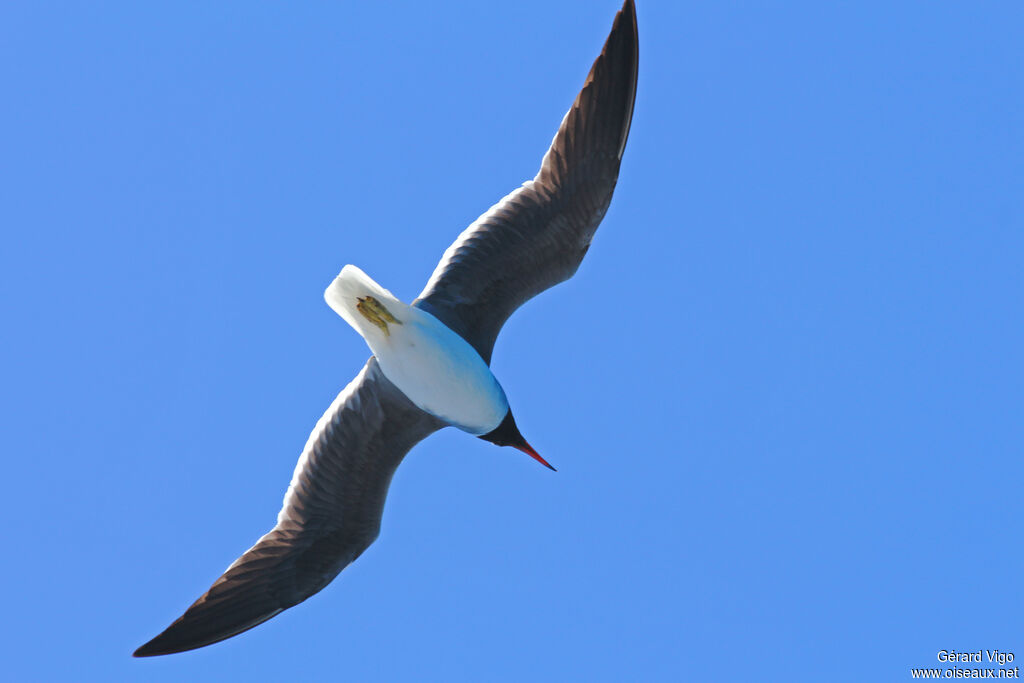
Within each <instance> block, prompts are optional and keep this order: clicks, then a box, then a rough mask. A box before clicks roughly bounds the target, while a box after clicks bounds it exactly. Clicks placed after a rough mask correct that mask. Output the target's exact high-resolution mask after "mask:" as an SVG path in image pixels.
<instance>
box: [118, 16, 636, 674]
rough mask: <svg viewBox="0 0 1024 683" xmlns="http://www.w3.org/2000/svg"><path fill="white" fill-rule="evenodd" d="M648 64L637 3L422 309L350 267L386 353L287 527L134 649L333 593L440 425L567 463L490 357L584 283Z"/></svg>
mask: <svg viewBox="0 0 1024 683" xmlns="http://www.w3.org/2000/svg"><path fill="white" fill-rule="evenodd" d="M637 59H638V56H637V30H636V9H635V7H634V4H633V0H625V2H624V4H623V6H622V9H621V10H620V11H619V12H618V13H617V14H616V15H615V21H614V23H613V25H612V29H611V33H610V34H609V35H608V39H607V40H606V42H605V44H604V48H603V49H602V50H601V54H600V55H599V56H598V57H597V59H596V60H595V61H594V64H593V66H592V67H591V69H590V73H589V74H588V76H587V79H586V81H585V82H584V84H583V89H582V90H581V91H580V93H579V95H577V97H576V100H575V101H574V102H573V105H572V107H571V108H570V109H569V112H568V113H567V114H566V115H565V118H564V119H563V120H562V123H561V125H560V126H559V128H558V132H557V133H556V134H555V137H554V140H552V143H551V147H550V149H548V151H547V154H545V155H544V159H543V161H542V162H541V166H540V171H539V172H538V173H537V175H536V177H534V178H533V180H529V181H527V182H525V183H524V184H523V185H522V186H520V187H519V188H518V189H516V190H515V191H513V192H512V193H511V194H509V195H507V196H505V197H504V198H503V199H502V200H501V201H499V202H498V203H497V204H495V205H494V206H493V207H491V208H490V209H489V210H488V211H487V212H486V213H484V214H483V215H482V216H480V218H478V219H477V220H476V221H475V222H474V223H472V224H471V225H470V226H469V227H468V228H466V230H465V231H463V233H462V234H461V235H459V237H458V239H456V240H455V242H454V243H453V244H452V245H451V246H450V247H449V248H448V250H447V251H445V253H444V256H442V258H441V261H440V262H439V263H438V265H437V268H436V269H435V270H434V273H433V275H431V277H430V280H429V281H428V282H427V285H426V287H425V288H424V289H423V291H422V292H421V293H420V295H419V297H418V298H417V299H416V300H415V301H413V302H412V303H411V304H406V303H403V302H402V301H400V300H399V299H398V298H396V297H395V296H394V295H393V294H391V292H389V291H388V290H386V289H384V288H383V287H381V286H380V285H379V284H377V283H376V282H374V281H373V280H372V279H371V278H370V277H369V276H368V275H367V274H366V273H364V272H363V271H362V270H360V269H359V268H356V267H355V266H352V265H347V266H345V267H344V268H343V269H342V270H341V273H340V274H339V275H338V276H337V277H336V278H335V279H334V280H333V281H332V282H331V284H330V285H329V286H328V287H327V290H326V292H325V293H324V298H325V299H326V301H327V304H328V305H329V306H330V307H331V308H332V309H333V310H334V311H335V312H336V313H338V314H339V315H340V316H341V317H342V318H344V319H345V321H346V322H348V323H349V325H351V326H352V327H353V328H355V330H356V332H358V333H359V334H360V335H361V336H362V337H363V339H364V340H365V341H366V343H367V345H368V346H369V347H370V350H371V351H372V352H373V355H372V356H371V357H370V359H369V360H368V361H367V363H366V365H365V366H364V367H363V369H362V370H361V371H360V372H359V374H358V375H357V376H356V377H355V379H353V380H352V381H351V382H350V383H349V385H348V386H347V387H345V388H344V389H343V390H342V391H341V393H340V394H339V395H338V397H337V398H336V399H335V400H334V402H333V403H331V406H330V407H329V408H328V409H327V412H325V413H324V415H323V417H321V418H320V420H319V421H318V422H317V423H316V427H315V428H314V429H313V433H312V434H310V436H309V440H308V441H307V442H306V446H305V448H304V449H303V450H302V455H301V456H300V457H299V462H298V464H297V465H296V466H295V472H294V474H293V475H292V480H291V484H290V485H289V487H288V491H287V493H286V494H285V498H284V506H283V507H282V509H281V511H280V512H279V513H278V515H277V523H276V524H275V525H274V528H273V529H271V530H270V531H269V532H268V533H267V534H265V535H264V536H263V537H262V538H260V539H259V541H257V542H256V545H254V546H253V547H251V548H250V549H249V550H247V551H246V552H245V553H244V554H243V555H242V556H241V557H239V558H238V559H237V560H235V561H234V562H233V563H232V564H231V566H229V567H228V568H227V570H226V571H225V572H224V574H223V575H222V576H221V577H220V578H219V579H217V580H216V581H215V582H214V583H213V585H212V586H211V587H210V589H209V590H208V591H206V593H204V594H203V595H202V596H201V597H200V598H199V599H198V600H196V601H195V603H193V604H192V606H191V607H189V608H188V609H187V610H186V611H185V613H184V614H183V615H182V616H181V617H179V618H178V619H177V620H176V621H175V622H174V623H172V624H171V625H170V626H168V627H167V629H165V630H164V631H163V632H162V633H160V634H159V635H158V636H156V637H155V638H153V639H152V640H150V641H149V642H148V643H146V644H145V645H143V646H142V647H140V648H139V649H137V650H136V651H135V653H134V655H135V656H136V657H150V656H154V655H166V654H172V653H176V652H184V651H186V650H193V649H196V648H200V647H204V646H206V645H211V644H213V643H216V642H219V641H221V640H224V639H226V638H230V637H232V636H236V635H238V634H239V633H242V632H243V631H246V630H248V629H250V628H253V627H254V626H257V625H259V624H261V623H263V622H264V621H266V620H268V619H270V618H271V617H273V616H275V615H277V614H280V613H281V612H282V611H284V610H286V609H288V608H289V607H293V606H294V605H297V604H298V603H300V602H302V601H303V600H305V599H306V598H308V597H310V596H311V595H314V594H315V593H317V592H319V591H320V590H321V589H323V588H324V586H326V585H327V584H328V583H330V582H331V581H332V580H333V579H334V577H335V576H337V575H338V574H339V573H340V572H341V570H342V569H344V568H345V567H347V566H348V565H349V564H351V563H352V562H354V561H355V560H356V558H358V557H359V556H360V555H361V554H362V553H363V551H364V550H366V549H367V548H368V547H369V546H370V544H371V543H373V541H374V540H375V539H376V538H377V535H378V533H379V531H380V522H381V516H382V513H383V510H384V499H385V497H386V496H387V492H388V487H389V485H390V483H391V477H392V475H394V473H395V469H396V468H397V467H398V465H399V464H400V463H401V462H402V459H403V458H404V457H405V454H406V453H408V452H409V450H410V449H411V448H412V447H413V446H415V445H416V444H417V443H418V442H420V441H421V440H423V439H424V438H426V437H427V436H429V435H430V434H432V433H434V432H436V431H437V430H439V429H441V428H442V427H446V426H449V425H451V426H455V427H458V428H459V429H461V430H463V431H466V432H469V433H470V434H472V435H474V436H476V437H479V438H481V439H484V440H486V441H490V442H491V443H494V444H496V445H498V446H511V447H513V448H517V449H519V450H521V451H523V452H525V453H527V454H528V455H530V456H531V457H533V458H534V459H536V460H537V461H539V462H540V463H541V464H543V465H545V466H547V467H549V468H551V469H554V468H553V467H551V465H549V464H548V463H547V461H546V460H544V458H542V457H541V456H540V455H539V454H538V453H537V451H535V450H534V449H533V447H532V446H530V444H529V443H527V442H526V439H524V438H523V435H522V434H521V433H520V432H519V428H518V427H517V426H516V421H515V418H514V417H513V416H512V410H511V408H510V407H509V403H508V399H507V398H506V396H505V392H504V391H503V390H502V388H501V384H499V383H498V380H497V379H496V378H495V377H494V375H493V374H492V373H491V370H490V361H491V351H492V350H493V348H494V342H495V339H496V338H497V336H498V332H499V331H500V330H501V327H502V325H503V324H504V323H505V321H506V320H507V319H508V317H509V316H510V315H511V314H512V312H513V311H515V310H516V309H517V308H519V306H520V305H522V304H523V303H524V302H526V301H527V300H529V299H531V298H532V297H534V296H535V295H537V294H539V293H540V292H542V291H544V290H546V289H548V288H549V287H551V286H553V285H556V284H558V283H559V282H563V281H565V280H567V279H569V278H570V277H572V275H573V274H574V273H575V272H576V269H577V268H578V267H579V265H580V263H581V261H582V260H583V256H584V254H586V253H587V249H589V248H590V242H591V240H592V239H593V237H594V232H595V231H596V230H597V226H598V225H599V224H600V222H601V219H602V218H604V214H605V211H607V209H608V205H609V204H610V202H611V198H612V192H613V190H614V189H615V184H616V181H617V180H618V175H619V165H620V163H621V161H622V153H623V150H624V149H625V146H626V138H627V137H628V135H629V127H630V122H631V120H632V117H633V101H634V99H635V97H636V80H637Z"/></svg>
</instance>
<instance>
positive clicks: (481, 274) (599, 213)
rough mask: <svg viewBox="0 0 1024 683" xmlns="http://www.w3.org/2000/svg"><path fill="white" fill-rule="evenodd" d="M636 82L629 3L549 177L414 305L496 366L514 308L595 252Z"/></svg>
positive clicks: (452, 257) (442, 268) (477, 226)
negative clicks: (497, 343)
mask: <svg viewBox="0 0 1024 683" xmlns="http://www.w3.org/2000/svg"><path fill="white" fill-rule="evenodd" d="M636 76H637V33H636V10H635V8H634V6H633V0H626V2H625V4H623V6H622V10H621V11H619V13H618V14H617V15H616V16H615V23H614V24H613V25H612V30H611V33H610V34H609V36H608V40H607V41H606V42H605V44H604V49H603V50H602V51H601V54H600V55H599V56H598V58H597V60H596V61H595V62H594V65H593V66H592V67H591V69H590V74H589V75H588V76H587V80H586V82H585V83H584V85H583V90H582V91H580V94H579V95H578V96H577V97H576V101H575V102H574V103H573V105H572V108H571V109H570V110H569V113H568V114H566V115H565V118H564V119H563V120H562V125H561V126H560V127H559V129H558V133H557V134H556V135H555V138H554V140H553V141H552V143H551V148H550V149H549V150H548V152H547V154H546V155H545V156H544V160H543V161H542V162H541V166H540V172H538V173H537V176H536V177H535V178H534V179H533V180H531V181H528V182H526V183H524V184H523V186H522V187H520V188H519V189H517V190H516V191H515V192H513V193H512V194H509V195H508V196H506V197H505V198H504V199H502V200H501V201H500V202H498V203H497V204H495V205H494V206H493V207H491V209H490V210H489V211H487V213H485V214H484V215H483V216H481V217H480V218H478V219H477V220H476V222H474V223H473V224H472V225H470V226H469V227H468V228H466V230H465V231H464V232H463V233H462V234H461V235H459V238H458V239H457V240H456V241H455V243H454V244H452V246H450V247H449V248H448V250H447V251H446V252H445V254H444V256H443V257H442V258H441V262H440V263H438V265H437V268H436V269H435V270H434V274H433V275H432V276H431V278H430V281H429V282H428V283H427V286H426V288H425V289H424V290H423V291H422V292H421V293H420V298H419V299H417V300H416V301H415V302H414V305H417V306H419V307H420V308H422V309H423V310H425V311H428V312H430V313H432V314H433V315H434V316H435V317H437V318H438V319H439V320H441V321H442V322H443V323H445V324H446V325H448V327H450V328H452V329H453V330H455V331H456V332H458V333H459V334H460V335H461V336H462V338H463V339H465V340H466V341H468V342H469V343H470V344H472V345H473V347H474V348H476V350H477V351H478V352H479V353H480V355H481V356H482V357H483V358H484V360H486V361H487V362H490V359H491V351H492V349H493V348H494V340H495V339H496V338H497V336H498V332H499V331H500V330H501V326H502V325H504V324H505V321H506V320H507V319H508V317H509V316H510V315H511V314H512V312H513V311H515V310H516V309H517V308H518V307H519V306H520V305H521V304H523V303H524V302H525V301H527V300H528V299H530V298H531V297H533V296H535V295H537V294H539V293H540V292H542V291H544V290H545V289H547V288H548V287H551V286H552V285H555V284H558V283H559V282H562V281H564V280H567V279H569V278H570V277H571V276H572V274H573V273H575V272H576V269H577V268H578V267H579V265H580V262H581V261H582V260H583V255H584V254H586V253H587V249H588V248H589V247H590V240H591V239H592V238H593V236H594V231H595V230H597V226H598V224H599V223H600V222H601V219H602V218H603V217H604V214H605V211H607V209H608V204H609V203H610V202H611V199H612V191H613V190H614V189H615V182H616V180H617V179H618V175H619V163H620V162H621V160H622V151H623V149H624V148H625V146H626V137H627V136H628V135H629V124H630V120H631V119H632V117H633V100H634V98H635V96H636Z"/></svg>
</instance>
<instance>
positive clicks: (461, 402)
mask: <svg viewBox="0 0 1024 683" xmlns="http://www.w3.org/2000/svg"><path fill="white" fill-rule="evenodd" d="M366 296H372V297H374V298H375V299H377V301H379V302H380V303H381V304H383V306H384V307H385V308H387V310H388V311H389V312H390V313H391V315H393V316H394V317H395V318H396V319H397V320H398V321H399V323H401V324H398V323H388V324H387V333H386V334H385V332H384V330H382V329H381V328H379V327H378V326H377V325H374V324H373V323H372V322H370V321H369V320H368V319H367V318H366V317H364V316H363V314H362V313H360V312H359V311H358V310H357V309H356V304H357V303H358V298H359V297H363V298H365V297H366ZM324 299H326V300H327V305H328V306H330V307H331V308H332V309H334V311H335V312H336V313H337V314H338V315H340V316H341V317H342V318H344V319H345V320H346V322H348V324H349V325H351V326H352V327H354V328H355V330H356V332H358V333H359V334H360V335H361V336H362V338H363V339H364V340H366V343H367V345H368V346H369V347H370V350H371V351H373V355H374V356H376V357H377V362H378V363H380V368H381V370H383V371H384V375H385V376H386V377H387V378H388V379H389V380H391V382H392V383H393V384H394V385H395V386H396V387H398V388H399V389H400V390H401V391H402V393H404V394H405V395H406V396H407V397H408V398H409V400H410V401H412V402H413V403H415V404H416V405H417V406H419V407H420V409H422V410H425V411H426V412H428V413H430V414H431V415H434V416H436V417H439V418H441V419H442V420H444V421H445V422H448V423H449V424H451V425H454V426H456V427H458V428H459V429H463V430H465V431H467V432H469V433H470V434H475V435H480V434H486V433H487V432H490V431H492V430H493V429H495V428H496V427H497V426H498V425H499V424H501V421H502V420H503V419H504V418H505V414H506V413H507V412H508V400H507V399H506V398H505V392H504V391H503V390H502V388H501V385H500V384H498V380H497V379H495V378H494V375H493V374H492V373H491V370H490V368H489V367H487V363H485V362H484V360H483V358H481V357H480V354H479V353H477V352H476V349H474V348H473V347H472V346H470V345H469V343H468V342H466V340H464V339H463V338H462V337H460V336H459V335H457V334H456V333H455V332H453V331H452V330H451V329H450V328H449V327H448V326H447V325H445V324H444V323H442V322H441V321H440V320H438V319H437V318H435V317H434V316H432V315H430V314H429V313H427V312H426V311H422V310H420V309H418V308H416V307H414V306H409V305H408V304H405V303H403V302H401V301H399V300H398V299H396V298H395V296H394V295H393V294H391V292H389V291H388V290H386V289H384V288H383V287H381V286H380V285H378V284H377V283H376V282H374V281H373V280H372V279H371V278H370V276H368V275H367V274H366V273H364V272H363V271H362V270H360V269H359V268H356V267H355V266H351V265H350V266H345V267H344V268H342V270H341V273H339V274H338V277H336V278H334V281H333V282H332V283H331V284H330V286H329V287H328V288H327V291H325V292H324Z"/></svg>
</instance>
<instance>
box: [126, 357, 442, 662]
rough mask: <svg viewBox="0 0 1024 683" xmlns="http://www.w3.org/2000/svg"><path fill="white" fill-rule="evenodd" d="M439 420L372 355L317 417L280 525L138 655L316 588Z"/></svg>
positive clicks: (265, 613)
mask: <svg viewBox="0 0 1024 683" xmlns="http://www.w3.org/2000/svg"><path fill="white" fill-rule="evenodd" d="M442 426H443V423H441V422H440V421H439V420H437V419H436V418H434V417H432V416H430V415H428V414H427V413H425V412H423V411H422V410H420V409H419V408H417V407H416V406H415V405H413V404H412V403H411V402H410V401H409V399H407V398H406V397H405V395H404V394H402V392H401V391H399V390H398V389H397V388H396V387H395V386H394V385H393V384H392V383H391V382H390V381H389V380H388V379H387V378H386V377H385V376H384V373H383V372H381V370H380V366H379V365H378V364H377V359H376V358H371V359H370V360H369V362H367V364H366V366H365V367H364V368H363V370H362V371H361V372H360V373H359V375H358V376H356V378H355V379H354V380H352V382H351V383H350V384H349V385H348V386H347V387H345V389H344V390H343V391H342V392H341V393H340V394H339V395H338V398H336V399H335V400H334V403H332V404H331V407H330V408H328V410H327V412H326V413H324V416H323V417H321V418H320V421H319V422H317V425H316V428H315V429H314V430H313V433H312V434H311V435H310V437H309V441H307V442H306V447H305V449H303V452H302V456H301V457H300V458H299V463H298V465H296V467H295V474H294V475H293V476H292V483H291V486H289V487H288V493H287V494H285V499H284V507H283V508H282V509H281V512H280V513H278V516H277V524H276V525H275V526H274V528H273V529H271V530H270V532H269V533H267V534H266V535H265V536H263V538H261V539H260V540H259V541H258V542H257V543H256V545H254V546H253V547H252V548H250V549H249V550H247V551H246V552H245V554H243V555H242V556H241V557H239V558H238V559H237V560H235V562H234V563H233V564H232V565H231V566H230V567H228V569H227V571H225V572H224V574H223V576H221V577H220V578H219V579H217V580H216V581H215V582H214V584H213V585H212V586H211V587H210V590H208V591H207V592H206V593H205V594H204V595H203V596H202V597H201V598H199V599H198V600H196V601H195V603H193V605H192V606H191V607H189V608H188V610H187V611H186V612H185V614H183V615H182V616H181V617H180V618H179V619H178V620H177V621H175V622H174V623H173V624H171V625H170V626H168V627H167V629H166V630H165V631H164V632H163V633H161V634H160V635H158V636H157V637H156V638H153V640H151V641H149V642H148V643H146V644H145V645H143V646H142V647H140V648H139V649H138V650H136V651H135V656H136V657H148V656H152V655H165V654H171V653H173V652H182V651H184V650H192V649H194V648H197V647H203V646H204V645H210V644H212V643H216V642H217V641H220V640H224V639H225V638H230V637H231V636H234V635H237V634H239V633H241V632H242V631H245V630H248V629H250V628H252V627H253V626H256V625H258V624H261V623H263V622H264V621H266V620H267V619H270V618H271V617H273V616H274V615H276V614H278V613H279V612H281V611H283V610H285V609H288V608H289V607H291V606H293V605H296V604H298V603H300V602H302V601H303V600H305V599H306V598H308V597H309V596H311V595H313V594H314V593H316V592H318V591H319V590H320V589H322V588H323V587H324V586H326V585H327V584H328V583H330V582H331V580H332V579H333V578H334V577H335V576H337V575H338V572H340V571H341V570H342V569H344V568H345V567H346V566H347V565H348V564H349V563H351V562H352V561H353V560H355V559H356V558H357V557H359V555H360V554H361V553H362V552H363V551H364V550H366V548H367V547H368V546H369V545H370V544H371V543H373V541H374V539H375V538H377V533H378V532H379V530H380V520H381V514H382V513H383V510H384V498H385V497H386V496H387V492H388V486H389V485H390V483H391V477H392V475H393V474H394V473H395V469H396V468H397V467H398V465H399V463H401V462H402V458H403V457H405V454H406V453H408V452H409V449H410V448H412V447H413V446H414V445H416V443H418V442H419V441H420V440H422V439H423V438H425V437H426V436H427V435H429V434H432V433H433V432H435V431H436V430H438V429H440V428H441V427H442Z"/></svg>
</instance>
